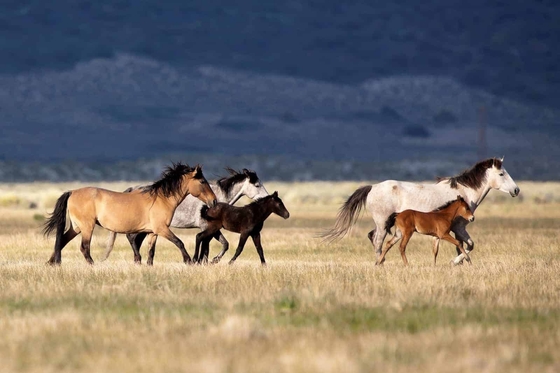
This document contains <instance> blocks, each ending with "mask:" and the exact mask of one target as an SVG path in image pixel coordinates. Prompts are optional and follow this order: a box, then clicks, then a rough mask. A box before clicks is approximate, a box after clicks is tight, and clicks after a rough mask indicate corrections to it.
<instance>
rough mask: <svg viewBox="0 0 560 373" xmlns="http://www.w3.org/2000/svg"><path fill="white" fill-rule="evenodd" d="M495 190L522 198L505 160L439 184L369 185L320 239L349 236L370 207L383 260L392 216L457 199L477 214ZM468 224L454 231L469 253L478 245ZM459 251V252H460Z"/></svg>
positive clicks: (351, 199)
mask: <svg viewBox="0 0 560 373" xmlns="http://www.w3.org/2000/svg"><path fill="white" fill-rule="evenodd" d="M491 189H496V190H499V191H502V192H505V193H509V194H510V195H511V196H512V197H516V196H517V195H519V187H518V186H517V185H516V184H515V182H514V181H513V179H512V178H511V176H509V174H508V173H507V171H506V169H505V168H504V167H503V158H502V159H498V158H490V159H486V160H484V161H480V162H478V163H477V164H475V165H474V166H473V167H471V168H470V169H468V170H466V171H464V172H463V173H461V174H460V175H457V176H454V177H446V178H440V179H439V180H438V182H437V183H435V184H419V183H411V182H404V181H395V180H387V181H384V182H381V183H379V184H375V185H367V186H364V187H361V188H359V189H358V190H356V191H355V192H354V193H353V194H352V195H351V196H350V197H349V198H348V200H347V201H346V202H345V203H344V205H342V207H341V208H340V210H339V213H338V215H337V219H336V222H335V224H334V227H333V228H332V229H330V230H328V231H326V232H324V233H323V234H321V235H320V236H321V237H323V238H324V239H326V240H327V241H333V240H336V239H338V238H341V237H343V236H345V235H346V233H348V231H349V230H350V228H351V227H352V226H353V225H354V223H355V222H356V220H357V219H358V216H359V214H360V211H361V210H362V208H363V207H364V206H366V208H367V209H368V211H369V212H370V213H371V215H372V218H373V221H374V223H375V226H376V227H377V229H374V230H372V231H371V232H369V234H368V238H369V239H370V240H371V243H372V244H373V247H374V249H375V251H376V254H377V257H378V258H379V256H380V255H381V247H382V245H383V241H384V240H385V236H386V235H387V232H386V231H385V229H383V227H384V225H385V222H386V221H387V219H388V218H389V216H391V214H392V213H394V212H401V211H404V210H408V209H410V210H416V211H421V212H429V211H433V210H434V209H436V208H437V207H438V206H441V205H442V204H444V203H446V202H447V201H449V200H451V199H454V198H456V196H457V195H460V196H461V197H463V199H464V200H465V201H466V202H467V204H468V205H469V207H470V209H471V211H472V212H473V213H474V212H475V210H476V208H477V207H478V205H480V204H481V203H482V201H483V200H484V197H486V195H487V194H488V192H489V191H490V190H491ZM467 224H468V221H466V220H463V219H457V220H456V221H455V222H454V223H453V226H452V227H451V231H452V232H453V233H455V237H456V238H457V240H458V241H459V242H466V243H467V245H468V247H467V250H466V252H467V253H469V252H470V251H472V250H473V249H474V242H473V241H472V240H471V237H470V236H469V234H468V233H467V230H466V226H467ZM457 250H458V251H459V248H458V249H457ZM458 254H459V252H458ZM463 259H464V257H463V255H462V254H460V255H459V256H457V257H456V258H455V259H454V261H453V262H454V264H459V263H460V262H461V261H462V260H463Z"/></svg>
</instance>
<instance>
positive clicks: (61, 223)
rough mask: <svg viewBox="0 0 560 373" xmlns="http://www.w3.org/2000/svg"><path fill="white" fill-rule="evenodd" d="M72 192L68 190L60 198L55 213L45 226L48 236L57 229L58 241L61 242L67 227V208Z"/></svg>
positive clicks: (44, 231) (44, 230) (45, 233)
mask: <svg viewBox="0 0 560 373" xmlns="http://www.w3.org/2000/svg"><path fill="white" fill-rule="evenodd" d="M71 194H72V192H66V193H64V194H63V195H61V196H60V197H59V198H58V200H57V201H56V205H55V206H54V211H53V213H52V214H51V216H50V218H48V219H47V221H46V222H45V225H44V226H43V234H44V235H45V236H47V237H48V236H49V235H50V234H51V233H52V232H54V231H55V230H56V240H57V242H61V240H62V236H63V235H64V230H65V229H66V210H67V208H68V198H70V195H71Z"/></svg>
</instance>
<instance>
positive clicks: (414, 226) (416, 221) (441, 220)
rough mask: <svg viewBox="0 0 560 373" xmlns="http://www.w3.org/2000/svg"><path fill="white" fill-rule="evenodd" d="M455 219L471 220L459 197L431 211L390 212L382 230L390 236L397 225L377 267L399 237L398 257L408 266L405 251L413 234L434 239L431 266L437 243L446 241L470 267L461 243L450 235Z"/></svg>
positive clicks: (466, 206)
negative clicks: (393, 227)
mask: <svg viewBox="0 0 560 373" xmlns="http://www.w3.org/2000/svg"><path fill="white" fill-rule="evenodd" d="M457 217H462V218H464V219H466V220H467V221H469V222H472V221H474V215H473V213H472V212H471V209H470V208H469V205H467V203H466V202H465V200H464V199H463V198H462V197H461V196H457V199H456V200H454V201H450V202H448V203H447V204H445V205H443V206H441V207H440V208H438V209H437V210H435V211H432V212H418V211H415V210H404V211H403V212H400V213H393V214H392V215H391V216H390V217H389V219H387V222H386V223H385V230H386V231H387V232H388V233H390V232H389V231H390V229H391V227H392V226H393V225H396V231H395V235H394V236H393V237H392V238H391V239H390V240H389V241H388V242H387V243H386V245H385V248H384V249H383V251H382V252H381V255H380V256H379V258H378V260H377V263H376V264H382V263H383V262H384V261H385V254H387V251H389V249H390V248H391V247H393V245H394V244H396V243H397V241H398V240H400V239H401V238H402V241H401V244H400V251H401V257H402V260H403V262H404V265H408V260H407V259H406V254H405V250H406V245H407V244H408V241H409V240H410V237H412V235H413V234H414V232H418V233H421V234H425V235H429V236H434V237H436V240H435V244H434V249H433V253H434V265H435V264H436V258H437V254H438V250H439V241H440V240H446V241H448V242H451V243H452V244H453V245H455V246H457V247H458V248H459V249H460V250H461V252H462V253H463V255H465V258H466V259H467V261H468V262H469V264H470V263H471V259H470V258H469V256H468V254H467V253H466V252H465V249H464V248H463V244H462V243H461V242H460V241H458V240H456V239H455V238H453V237H452V236H451V235H450V234H449V232H450V231H451V226H452V224H453V221H454V220H455V218H457Z"/></svg>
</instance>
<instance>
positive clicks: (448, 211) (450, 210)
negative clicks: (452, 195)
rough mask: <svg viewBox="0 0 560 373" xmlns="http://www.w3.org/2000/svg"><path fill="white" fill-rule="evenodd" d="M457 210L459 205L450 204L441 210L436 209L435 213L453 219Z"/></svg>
mask: <svg viewBox="0 0 560 373" xmlns="http://www.w3.org/2000/svg"><path fill="white" fill-rule="evenodd" d="M458 210H459V207H458V206H457V207H455V205H453V204H452V205H449V206H448V207H446V208H444V209H443V210H440V211H436V214H438V215H439V216H443V217H444V218H445V219H446V220H449V221H452V220H453V219H455V216H456V215H457V211H458Z"/></svg>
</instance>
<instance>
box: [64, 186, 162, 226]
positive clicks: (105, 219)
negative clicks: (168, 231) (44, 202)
mask: <svg viewBox="0 0 560 373" xmlns="http://www.w3.org/2000/svg"><path fill="white" fill-rule="evenodd" d="M70 197H71V200H70V199H69V201H68V208H69V212H70V215H71V218H72V219H73V220H74V221H76V222H79V223H81V224H84V223H85V224H92V222H94V223H95V222H97V223H99V224H100V225H101V226H102V227H104V228H107V229H109V230H112V231H114V232H118V233H126V232H134V231H140V230H143V229H145V228H146V224H147V222H148V219H149V217H148V214H147V211H148V207H149V206H150V201H152V199H151V198H150V197H149V195H148V194H146V193H142V192H141V191H139V190H133V191H132V192H130V193H122V192H115V191H112V190H108V189H103V188H95V187H85V188H80V189H76V190H74V191H72V195H71V196H70ZM79 225H80V224H79Z"/></svg>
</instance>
